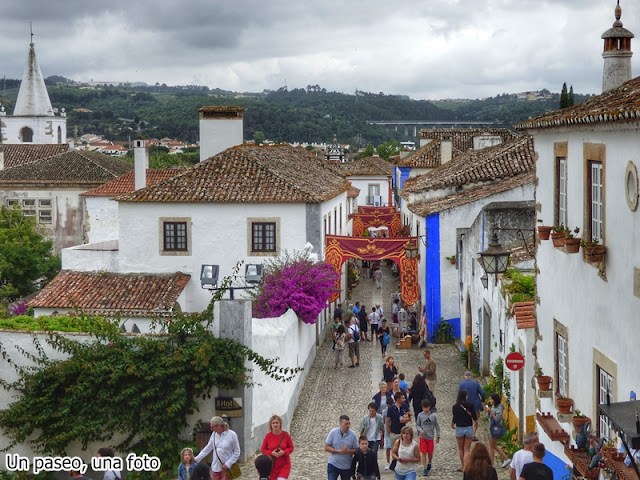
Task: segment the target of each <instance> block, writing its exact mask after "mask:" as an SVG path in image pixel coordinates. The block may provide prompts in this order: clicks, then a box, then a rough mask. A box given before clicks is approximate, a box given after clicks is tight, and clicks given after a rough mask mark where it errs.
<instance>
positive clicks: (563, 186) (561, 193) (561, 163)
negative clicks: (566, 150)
mask: <svg viewBox="0 0 640 480" xmlns="http://www.w3.org/2000/svg"><path fill="white" fill-rule="evenodd" d="M557 168H558V173H557V174H558V183H557V185H558V214H557V216H558V222H557V224H558V225H560V224H562V225H567V223H568V222H567V158H566V157H558V158H557Z"/></svg>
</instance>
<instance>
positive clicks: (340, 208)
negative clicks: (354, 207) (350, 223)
mask: <svg viewBox="0 0 640 480" xmlns="http://www.w3.org/2000/svg"><path fill="white" fill-rule="evenodd" d="M340 233H342V203H340Z"/></svg>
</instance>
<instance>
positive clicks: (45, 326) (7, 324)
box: [0, 315, 104, 332]
mask: <svg viewBox="0 0 640 480" xmlns="http://www.w3.org/2000/svg"><path fill="white" fill-rule="evenodd" d="M94 320H101V321H104V319H103V318H102V317H89V318H87V317H82V316H69V315H60V316H55V317H47V316H41V317H38V318H34V317H31V316H29V315H18V316H15V317H11V318H0V328H5V329H8V330H25V331H29V332H42V331H47V330H51V331H54V332H86V331H87V327H88V326H89V328H90V325H92V322H93V321H94Z"/></svg>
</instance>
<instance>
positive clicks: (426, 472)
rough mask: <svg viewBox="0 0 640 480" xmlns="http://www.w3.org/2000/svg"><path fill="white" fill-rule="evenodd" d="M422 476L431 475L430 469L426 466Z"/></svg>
mask: <svg viewBox="0 0 640 480" xmlns="http://www.w3.org/2000/svg"><path fill="white" fill-rule="evenodd" d="M422 476H423V477H427V476H429V470H427V469H426V468H425V469H424V470H423V471H422Z"/></svg>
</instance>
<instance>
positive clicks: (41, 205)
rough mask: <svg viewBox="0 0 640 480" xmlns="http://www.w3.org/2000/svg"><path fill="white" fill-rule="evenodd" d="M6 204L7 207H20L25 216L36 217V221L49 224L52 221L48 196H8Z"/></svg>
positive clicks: (50, 203)
mask: <svg viewBox="0 0 640 480" xmlns="http://www.w3.org/2000/svg"><path fill="white" fill-rule="evenodd" d="M6 205H7V206H8V207H9V208H15V207H18V208H21V209H22V213H24V216H25V217H36V221H37V222H38V223H44V224H51V223H53V215H52V213H51V212H52V208H51V205H52V201H51V199H50V198H42V199H35V198H24V199H18V198H8V199H7V200H6Z"/></svg>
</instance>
